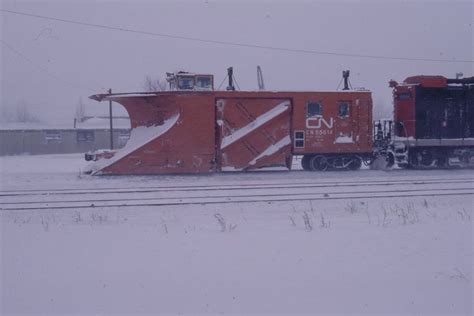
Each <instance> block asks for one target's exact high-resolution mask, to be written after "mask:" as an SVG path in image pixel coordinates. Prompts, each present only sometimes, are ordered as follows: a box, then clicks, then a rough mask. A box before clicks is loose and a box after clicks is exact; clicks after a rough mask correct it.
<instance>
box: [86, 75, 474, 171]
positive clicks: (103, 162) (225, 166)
mask: <svg viewBox="0 0 474 316" xmlns="http://www.w3.org/2000/svg"><path fill="white" fill-rule="evenodd" d="M231 71H232V70H231V69H229V76H228V78H229V86H228V88H227V91H215V90H214V85H213V77H212V75H202V74H199V75H195V74H190V73H184V72H179V73H176V74H168V81H169V83H170V89H171V91H167V92H152V93H127V94H101V95H94V96H92V97H91V98H93V99H95V100H98V101H102V100H111V101H115V102H118V103H120V104H121V105H123V106H124V107H125V109H126V110H127V112H128V114H129V116H130V120H131V126H132V131H131V137H130V140H129V142H128V143H127V144H126V146H125V147H124V148H122V149H120V150H118V151H117V152H116V153H114V154H113V155H112V157H110V158H108V159H106V158H103V159H98V161H96V162H95V163H94V165H93V166H92V169H91V170H90V171H91V172H92V173H95V174H169V173H173V174H175V173H208V172H215V171H246V170H255V169H263V168H275V167H278V168H282V167H283V168H285V169H287V170H289V169H290V168H291V162H292V158H293V156H295V155H297V156H302V157H303V158H302V160H301V161H302V167H303V169H305V170H320V171H323V170H331V169H349V170H356V169H359V168H360V167H361V165H362V163H366V164H370V163H372V162H373V160H374V159H375V158H376V157H377V156H379V155H382V156H383V157H388V158H387V159H388V160H389V161H391V162H392V163H393V162H396V163H397V164H399V165H401V166H418V165H420V164H421V165H428V163H427V161H428V158H427V155H428V148H429V150H431V149H433V148H435V147H436V146H435V145H433V144H432V143H429V144H430V145H429V147H423V149H421V148H420V147H419V146H420V145H422V144H423V145H422V146H424V144H425V143H419V142H417V137H418V136H419V135H421V134H419V133H424V131H425V129H422V128H426V127H419V125H420V126H421V123H420V122H421V120H422V119H421V114H415V113H418V112H417V111H425V108H426V107H428V106H429V105H428V103H429V102H428V103H427V101H426V100H425V99H426V96H427V95H430V96H431V95H432V94H430V93H431V92H430V91H428V89H429V88H431V86H429V85H428V86H427V84H428V83H427V82H426V81H425V80H424V78H426V77H412V78H408V79H407V81H406V82H405V83H404V84H402V85H395V84H393V82H392V84H393V86H394V96H395V135H394V137H392V136H393V135H392V132H391V128H390V127H391V126H392V125H391V124H390V123H388V124H386V123H383V124H382V122H378V123H376V124H375V125H373V123H372V97H371V92H370V91H368V90H349V89H348V85H347V78H348V74H349V73H348V72H344V77H345V88H344V90H343V91H333V92H321V91H318V92H269V91H255V92H250V91H235V89H234V87H233V82H232V78H233V77H232V73H231ZM416 78H421V79H416ZM429 79H431V81H429V82H434V83H433V84H437V85H438V86H437V89H441V90H443V91H445V90H446V91H450V93H447V92H446V94H443V92H439V93H441V94H442V95H443V96H445V98H446V100H451V99H450V98H451V96H452V95H455V96H456V98H457V99H456V100H457V101H456V102H454V101H453V102H454V103H453V104H461V103H462V102H464V103H462V104H464V105H463V107H462V110H459V111H461V112H462V114H459V115H461V116H462V119H461V120H462V124H463V125H462V126H463V132H462V133H463V134H462V135H459V136H463V137H462V139H461V140H460V141H458V142H453V141H451V142H449V144H451V145H454V144H456V145H455V147H452V146H451V147H449V148H450V149H449V150H447V151H443V153H444V152H448V155H447V156H443V157H445V158H444V159H445V160H446V161H448V160H449V159H450V158H451V157H450V156H449V155H451V154H454V155H457V154H458V153H459V154H460V155H461V156H460V158H461V160H462V161H465V160H466V159H467V161H468V162H469V161H470V159H471V158H472V157H473V156H474V154H473V149H472V145H473V140H474V139H473V138H471V139H470V140H469V137H471V135H474V134H473V133H472V132H473V130H472V128H473V127H474V124H473V113H474V108H473V94H472V87H473V85H471V83H473V82H472V81H474V80H472V78H471V79H469V80H465V79H464V80H465V81H462V82H459V83H458V82H456V83H455V84H457V88H456V89H458V88H459V89H460V91H462V93H464V94H462V93H458V92H452V93H451V91H452V90H451V86H449V85H448V84H449V83H450V82H449V81H447V80H446V79H444V78H443V77H429ZM416 80H421V83H419V82H418V81H416ZM443 80H444V81H443ZM443 82H444V83H445V84H446V86H443V87H440V85H442V83H443ZM430 84H431V83H430ZM458 86H460V87H458ZM453 89H454V88H453ZM459 89H458V90H459ZM458 90H456V91H458ZM453 91H454V90H453ZM420 96H421V99H418V98H419V97H420ZM437 96H438V94H434V97H435V98H436V97H437ZM465 96H467V98H466V97H465ZM421 100H423V101H421ZM460 100H464V101H460ZM440 103H442V102H440ZM450 104H451V103H450ZM459 111H458V112H459ZM458 112H456V113H458ZM430 113H431V112H430ZM437 113H438V112H437ZM439 113H441V112H439ZM443 113H444V112H443ZM449 113H450V112H449ZM449 113H448V114H446V115H447V116H446V124H447V125H446V126H449V128H452V126H454V125H452V124H454V123H453V122H454V121H452V120H453V119H452V118H451V116H450V115H451V114H449ZM430 115H431V114H430ZM435 117H438V116H436V115H435ZM417 119H418V122H417V121H416V120H417ZM425 121H426V120H424V121H423V124H424V125H423V126H425V125H426V123H425ZM373 127H374V129H373ZM385 127H386V128H385ZM449 128H448V129H449ZM373 130H375V133H373ZM464 130H466V131H468V132H464ZM422 131H423V132H422ZM415 132H416V133H415ZM443 133H444V132H443ZM443 133H442V134H439V135H441V136H443V135H445V134H443ZM450 133H451V134H452V136H454V134H453V133H454V132H452V131H451V132H449V133H448V134H446V135H450V136H451V134H450ZM423 135H425V134H423ZM437 135H438V134H437ZM456 135H457V134H456ZM464 136H466V137H464ZM467 136H469V137H467ZM392 138H393V139H392ZM453 139H454V138H453ZM456 139H457V138H456ZM413 141H414V142H413ZM444 145H446V146H447V143H445V142H444V141H442V142H441V143H440V146H444ZM430 153H432V155H434V158H433V159H434V160H433V161H437V162H438V164H440V163H441V162H440V161H441V158H440V157H441V156H440V154H439V151H430ZM420 155H421V156H420ZM414 157H415V158H414ZM89 158H90V156H89ZM415 162H417V163H415Z"/></svg>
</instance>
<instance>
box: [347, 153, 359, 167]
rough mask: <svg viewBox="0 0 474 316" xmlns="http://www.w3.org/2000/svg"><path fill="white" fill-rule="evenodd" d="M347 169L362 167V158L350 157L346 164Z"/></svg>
mask: <svg viewBox="0 0 474 316" xmlns="http://www.w3.org/2000/svg"><path fill="white" fill-rule="evenodd" d="M347 167H348V168H349V170H359V169H360V167H362V159H360V158H359V157H357V156H352V157H351V162H350V163H349V165H348V166H347Z"/></svg>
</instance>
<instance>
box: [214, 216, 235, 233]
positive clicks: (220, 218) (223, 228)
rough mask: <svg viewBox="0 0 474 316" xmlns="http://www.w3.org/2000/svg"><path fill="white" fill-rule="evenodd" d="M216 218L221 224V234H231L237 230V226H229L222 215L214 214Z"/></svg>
mask: <svg viewBox="0 0 474 316" xmlns="http://www.w3.org/2000/svg"><path fill="white" fill-rule="evenodd" d="M214 217H215V218H216V220H217V223H218V224H219V226H220V228H221V232H225V231H228V232H231V231H233V230H234V229H236V228H237V224H231V223H229V224H228V225H227V223H226V221H225V219H224V217H223V216H222V215H221V214H220V213H216V214H214Z"/></svg>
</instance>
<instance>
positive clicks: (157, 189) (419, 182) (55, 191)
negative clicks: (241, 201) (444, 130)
mask: <svg viewBox="0 0 474 316" xmlns="http://www.w3.org/2000/svg"><path fill="white" fill-rule="evenodd" d="M436 183H443V184H446V183H474V179H473V178H461V179H425V180H390V181H386V180H375V181H351V182H344V181H331V182H320V183H314V182H303V183H301V182H300V183H292V184H285V185H281V184H272V183H263V184H238V185H235V184H222V185H220V184H215V185H197V186H169V187H164V186H160V187H138V188H133V189H129V188H95V189H53V190H37V191H36V190H35V191H29V190H24V191H22V190H17V191H13V190H12V191H0V197H7V196H34V195H68V194H70V195H74V194H76V195H77V194H103V193H150V192H176V191H222V190H242V189H252V190H259V189H288V188H311V187H313V188H317V187H351V186H372V185H401V184H407V185H408V184H413V185H422V184H436Z"/></svg>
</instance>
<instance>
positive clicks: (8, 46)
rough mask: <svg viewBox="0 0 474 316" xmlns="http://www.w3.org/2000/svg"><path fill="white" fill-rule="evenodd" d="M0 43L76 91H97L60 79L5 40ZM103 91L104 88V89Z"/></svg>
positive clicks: (0, 40)
mask: <svg viewBox="0 0 474 316" xmlns="http://www.w3.org/2000/svg"><path fill="white" fill-rule="evenodd" d="M0 42H1V43H2V44H3V46H5V47H6V48H8V49H9V50H10V51H11V52H13V53H14V54H15V55H17V56H19V57H20V58H22V59H23V60H26V61H27V62H28V63H30V64H31V65H33V66H34V67H35V68H37V69H39V70H41V71H42V72H44V73H45V74H46V75H48V76H50V77H51V78H54V79H56V80H57V81H59V82H62V83H64V84H66V85H68V86H70V87H73V88H76V89H82V90H87V91H89V92H90V91H92V90H96V88H86V87H85V86H82V85H78V84H75V83H72V82H69V81H67V80H64V79H62V78H61V77H58V76H57V75H55V74H53V73H51V72H50V71H49V70H48V69H47V68H45V67H43V66H40V65H38V64H36V63H35V62H33V61H32V60H31V59H30V58H28V57H27V56H25V55H24V54H23V53H21V52H20V51H19V50H17V49H16V48H14V47H13V46H12V45H10V44H8V43H7V42H5V41H4V40H3V39H0ZM102 89H103V88H102Z"/></svg>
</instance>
